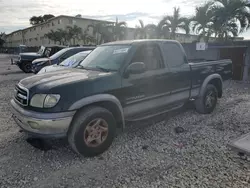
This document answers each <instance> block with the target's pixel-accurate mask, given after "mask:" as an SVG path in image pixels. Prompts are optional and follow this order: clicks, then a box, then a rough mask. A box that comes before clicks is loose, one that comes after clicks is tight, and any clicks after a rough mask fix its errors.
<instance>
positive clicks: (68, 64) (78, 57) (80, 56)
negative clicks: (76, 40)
mask: <svg viewBox="0 0 250 188" xmlns="http://www.w3.org/2000/svg"><path fill="white" fill-rule="evenodd" d="M90 52H91V50H88V51H83V52H79V53H77V54H75V55H73V56H71V57H69V58H67V59H65V60H64V61H63V62H61V63H60V64H58V65H57V64H55V65H50V66H46V67H43V68H42V69H41V70H40V71H39V72H38V74H41V73H45V72H52V71H58V70H63V69H67V68H75V67H77V66H78V65H79V64H80V63H81V62H82V60H84V59H85V58H86V57H87V55H88V54H89V53H90Z"/></svg>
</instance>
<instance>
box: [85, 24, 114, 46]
mask: <svg viewBox="0 0 250 188" xmlns="http://www.w3.org/2000/svg"><path fill="white" fill-rule="evenodd" d="M110 27H111V26H110V24H107V23H101V22H99V23H97V24H90V25H88V30H89V29H90V28H92V30H93V35H94V36H95V41H96V44H101V43H103V42H110V41H112V38H113V34H112V31H110V30H111V29H110Z"/></svg>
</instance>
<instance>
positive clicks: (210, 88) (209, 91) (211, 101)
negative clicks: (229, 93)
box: [195, 84, 218, 114]
mask: <svg viewBox="0 0 250 188" xmlns="http://www.w3.org/2000/svg"><path fill="white" fill-rule="evenodd" d="M217 100H218V91H217V89H216V87H215V86H214V85H212V84H208V85H207V87H206V89H205V92H204V94H203V95H202V96H200V97H199V98H198V99H197V100H196V101H195V108H196V110H197V112H199V113H201V114H210V113H212V112H213V111H214V109H215V107H216V104H217Z"/></svg>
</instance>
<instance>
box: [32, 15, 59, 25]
mask: <svg viewBox="0 0 250 188" xmlns="http://www.w3.org/2000/svg"><path fill="white" fill-rule="evenodd" d="M53 17H55V16H54V15H52V14H44V15H43V16H32V17H31V18H30V24H31V25H37V24H40V23H43V22H46V21H48V20H49V19H51V18H53Z"/></svg>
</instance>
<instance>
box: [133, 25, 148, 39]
mask: <svg viewBox="0 0 250 188" xmlns="http://www.w3.org/2000/svg"><path fill="white" fill-rule="evenodd" d="M139 23H140V25H139V26H138V25H137V26H136V29H135V36H134V37H135V38H136V37H137V36H139V38H140V39H146V38H147V28H146V27H145V26H144V23H143V21H142V20H139Z"/></svg>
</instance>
